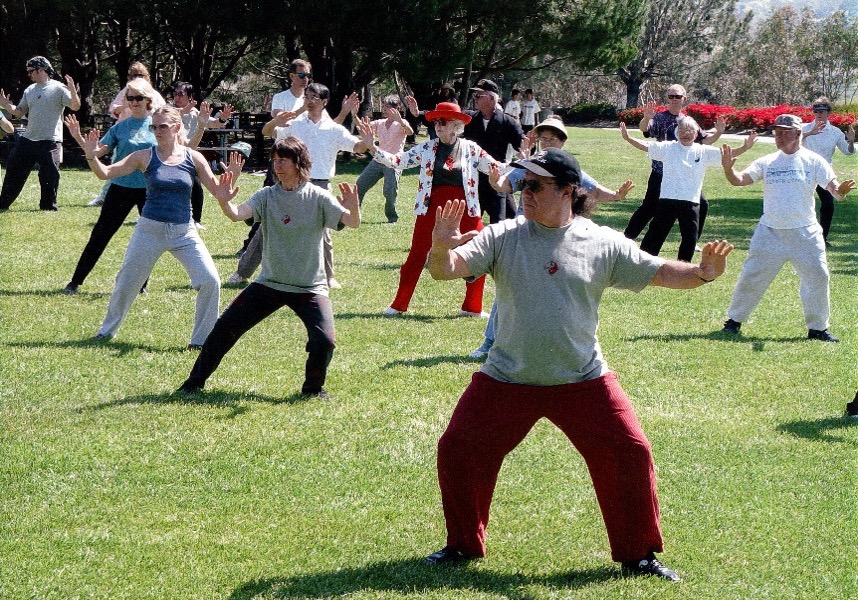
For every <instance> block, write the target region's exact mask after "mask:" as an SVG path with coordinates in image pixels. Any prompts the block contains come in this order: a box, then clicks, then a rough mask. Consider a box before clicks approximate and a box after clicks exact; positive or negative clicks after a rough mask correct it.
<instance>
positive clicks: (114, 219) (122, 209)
mask: <svg viewBox="0 0 858 600" xmlns="http://www.w3.org/2000/svg"><path fill="white" fill-rule="evenodd" d="M145 202H146V188H128V187H123V186H121V185H117V184H115V183H114V184H112V185H110V186H109V187H108V188H107V195H106V196H105V197H104V205H103V206H102V207H101V210H100V211H99V215H98V221H96V222H95V227H93V228H92V233H90V234H89V241H88V242H87V243H86V246H85V247H84V249H83V253H81V255H80V258H79V259H78V261H77V268H75V270H74V275H72V278H71V283H72V284H73V285H76V286H79V285H82V284H83V282H84V280H85V279H86V277H87V275H89V274H90V272H91V271H92V269H93V268H94V267H95V263H97V262H98V259H99V258H101V255H102V254H103V253H104V249H105V248H107V244H108V243H109V242H110V240H111V238H113V236H114V234H115V233H116V232H117V231H119V228H120V227H121V226H122V223H124V222H125V219H126V217H128V214H129V213H130V212H131V209H132V208H134V207H135V206H136V207H137V213H138V214H140V213H141V212H142V211H143V204H144V203H145Z"/></svg>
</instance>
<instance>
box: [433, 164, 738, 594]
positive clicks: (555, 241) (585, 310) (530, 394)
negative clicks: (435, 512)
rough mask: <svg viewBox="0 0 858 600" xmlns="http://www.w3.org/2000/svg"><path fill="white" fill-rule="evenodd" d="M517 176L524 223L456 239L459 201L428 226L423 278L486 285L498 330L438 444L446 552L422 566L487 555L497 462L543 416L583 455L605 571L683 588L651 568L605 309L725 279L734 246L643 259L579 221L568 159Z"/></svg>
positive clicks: (649, 531) (648, 473)
mask: <svg viewBox="0 0 858 600" xmlns="http://www.w3.org/2000/svg"><path fill="white" fill-rule="evenodd" d="M513 166H515V167H521V168H523V169H526V170H527V173H526V174H525V176H524V189H523V191H522V193H521V199H522V205H523V207H524V216H520V217H516V218H515V219H504V220H502V221H500V222H498V223H495V224H491V225H489V226H488V227H486V228H485V229H483V230H482V232H480V233H477V232H467V233H464V234H462V233H460V230H459V222H460V220H461V217H462V215H463V213H464V210H465V203H464V202H463V201H461V200H455V201H453V202H447V204H446V205H445V206H444V207H443V208H441V207H438V210H437V213H436V221H435V228H434V230H433V232H432V250H431V252H430V254H429V272H430V273H431V275H432V277H433V278H434V279H444V280H448V279H459V278H471V277H479V276H480V275H483V274H485V273H491V275H492V278H493V279H494V280H495V285H496V288H497V297H498V317H499V322H501V323H503V326H502V327H500V328H499V329H498V335H497V339H496V340H495V343H494V345H493V346H492V348H491V349H490V350H489V354H488V359H487V360H486V363H485V364H484V365H483V367H482V368H481V369H480V371H479V372H478V373H475V374H474V375H473V377H472V379H471V383H470V385H469V386H468V388H467V389H466V390H465V392H464V393H463V394H462V396H461V398H460V399H459V402H458V404H457V405H456V408H455V410H454V411H453V415H452V417H451V418H450V423H449V425H448V426H447V429H446V431H445V432H444V435H443V436H442V437H441V439H440V441H439V442H438V461H437V465H438V481H439V484H440V487H441V501H442V504H443V508H444V518H445V521H446V525H447V544H446V546H445V547H444V548H443V549H442V550H439V551H438V552H434V553H432V554H430V555H429V556H427V557H426V559H425V561H426V562H427V563H428V564H432V565H439V564H445V563H447V564H449V563H456V562H462V561H466V560H470V559H474V558H480V557H483V556H485V554H486V528H487V526H488V520H489V511H490V508H491V500H492V494H493V492H494V488H495V484H496V481H497V476H498V473H499V471H500V469H501V466H502V464H503V459H504V457H505V456H506V455H507V454H508V453H509V452H511V451H512V450H513V449H514V448H515V447H516V446H517V445H518V444H519V443H520V442H521V441H522V440H523V439H524V438H525V436H526V435H527V433H528V432H529V431H530V429H531V428H532V427H533V425H534V424H535V423H536V422H537V421H538V420H540V419H541V418H543V417H545V418H547V419H549V420H550V421H551V422H552V423H554V424H555V425H556V426H557V427H558V428H560V429H561V430H562V431H563V433H564V434H566V436H567V437H568V438H569V440H570V441H572V443H573V444H574V445H575V448H576V449H578V450H579V452H581V454H582V455H583V456H584V459H585V462H586V463H587V467H588V470H589V473H590V477H591V479H592V480H593V487H594V488H595V491H596V498H597V500H598V502H599V507H600V508H601V511H602V516H603V519H604V521H605V527H606V529H607V531H608V541H609V544H610V547H611V557H612V559H613V560H615V561H617V562H620V563H622V570H623V572H624V573H626V574H629V575H651V576H656V577H661V578H663V579H666V580H668V581H673V582H677V581H679V576H678V575H677V574H676V572H675V571H673V570H672V569H669V568H668V567H666V566H664V565H663V564H662V563H661V562H660V561H659V560H658V559H657V558H656V557H655V553H656V552H661V551H662V545H663V544H662V536H661V527H660V524H659V508H658V494H657V492H656V481H655V466H654V463H653V458H652V452H651V449H650V445H649V442H648V441H647V439H646V435H645V434H644V432H643V430H642V429H641V426H640V423H639V422H638V420H637V417H636V416H635V414H634V408H632V405H631V403H630V402H629V399H628V397H627V396H626V394H625V392H623V390H622V387H621V386H620V384H619V382H618V381H617V375H616V373H613V372H612V371H611V370H610V368H609V367H608V365H607V363H606V362H605V359H604V357H603V355H602V351H601V348H600V346H599V342H598V339H597V337H596V330H597V328H598V322H599V319H598V310H599V304H600V302H601V299H602V297H603V292H604V291H605V289H606V288H609V287H617V288H622V289H628V290H633V291H640V290H642V289H643V288H645V287H646V286H648V285H653V286H661V287H668V288H677V289H685V288H689V289H690V288H695V287H698V286H700V285H703V283H704V282H708V281H712V280H714V279H715V278H716V277H718V276H720V275H721V274H722V273H723V272H724V268H725V266H726V257H727V255H728V254H729V253H730V251H731V250H732V249H733V247H732V246H731V245H729V244H728V243H727V242H725V241H722V242H710V243H708V244H706V246H705V247H704V249H703V253H702V258H701V260H700V264H699V265H692V264H690V263H684V262H679V261H666V260H664V259H661V258H658V257H654V256H651V255H649V254H647V253H645V252H642V251H640V250H639V249H638V247H637V246H636V245H635V244H634V242H632V241H631V240H628V239H626V238H625V237H623V235H622V234H620V233H619V232H616V231H613V230H611V229H609V228H607V227H600V226H597V225H596V224H595V223H593V222H592V221H591V220H589V219H588V218H587V214H588V213H589V210H590V208H591V207H592V203H593V201H592V200H591V199H589V198H588V197H587V196H586V194H585V193H583V190H582V189H581V187H580V184H581V181H582V176H581V169H580V167H579V166H578V162H577V160H576V159H575V158H574V157H573V156H571V155H570V154H568V153H566V152H563V151H562V150H560V149H557V148H549V149H548V150H545V151H544V152H541V153H539V154H538V155H536V156H534V157H533V158H532V159H530V160H524V161H519V162H517V163H513ZM555 533H556V535H562V534H561V533H560V532H555Z"/></svg>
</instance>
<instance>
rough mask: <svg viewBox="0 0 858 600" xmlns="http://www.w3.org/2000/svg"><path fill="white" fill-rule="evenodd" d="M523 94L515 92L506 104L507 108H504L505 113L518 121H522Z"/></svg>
mask: <svg viewBox="0 0 858 600" xmlns="http://www.w3.org/2000/svg"><path fill="white" fill-rule="evenodd" d="M519 98H521V92H520V91H519V90H513V91H512V94H510V97H509V100H507V102H506V106H504V107H503V112H504V113H505V114H507V115H509V116H511V117H512V118H513V119H515V120H516V121H520V120H521V101H520V100H519Z"/></svg>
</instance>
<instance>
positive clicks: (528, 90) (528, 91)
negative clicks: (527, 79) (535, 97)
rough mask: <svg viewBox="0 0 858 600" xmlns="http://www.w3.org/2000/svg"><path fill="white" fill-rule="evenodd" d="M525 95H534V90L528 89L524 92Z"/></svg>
mask: <svg viewBox="0 0 858 600" xmlns="http://www.w3.org/2000/svg"><path fill="white" fill-rule="evenodd" d="M524 93H525V94H531V95H532V94H533V88H527V89H526V90H524Z"/></svg>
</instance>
